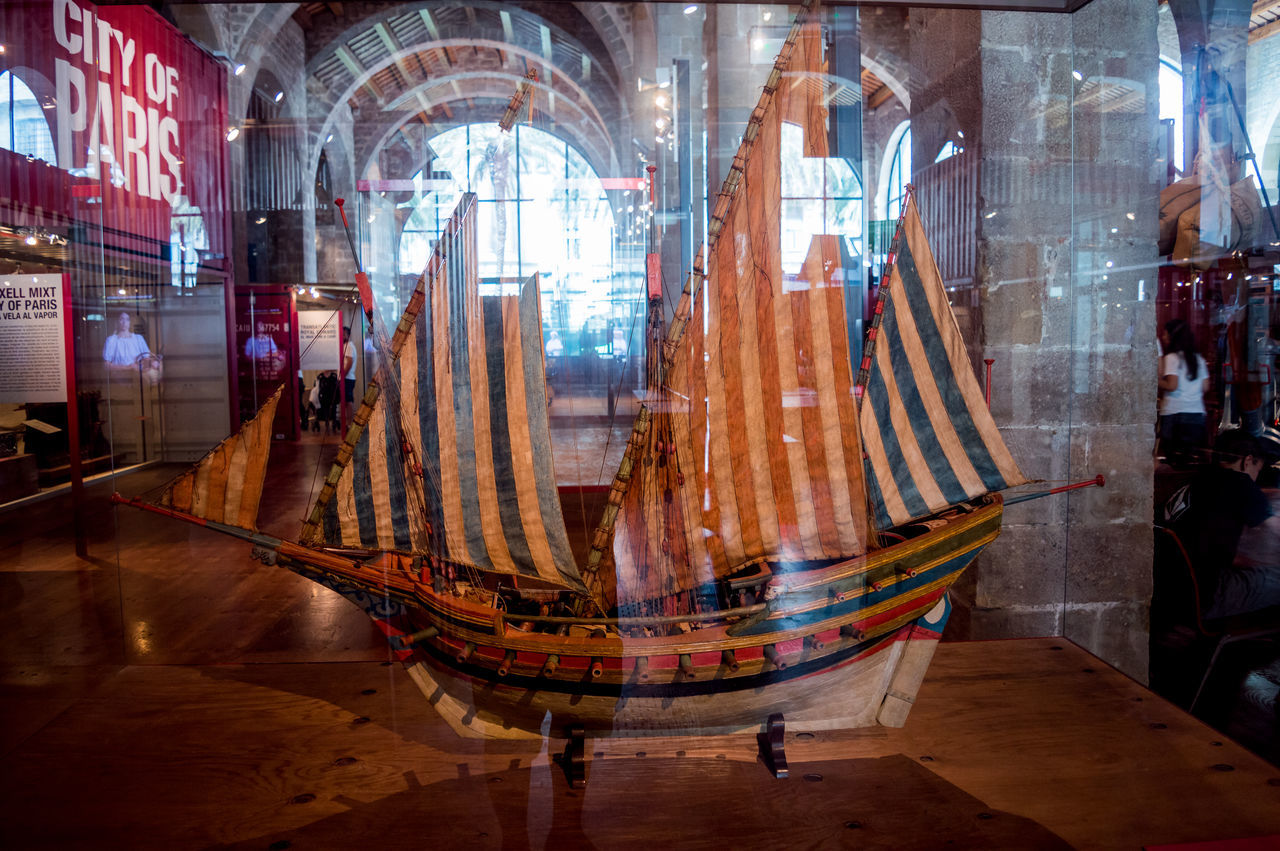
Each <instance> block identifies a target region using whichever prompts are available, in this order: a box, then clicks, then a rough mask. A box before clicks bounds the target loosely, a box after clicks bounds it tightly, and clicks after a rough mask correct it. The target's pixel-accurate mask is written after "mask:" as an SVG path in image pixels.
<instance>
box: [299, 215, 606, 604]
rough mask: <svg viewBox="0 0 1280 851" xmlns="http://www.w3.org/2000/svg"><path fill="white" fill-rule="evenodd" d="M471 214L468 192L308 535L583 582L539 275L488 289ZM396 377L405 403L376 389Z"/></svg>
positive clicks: (399, 330) (401, 325)
mask: <svg viewBox="0 0 1280 851" xmlns="http://www.w3.org/2000/svg"><path fill="white" fill-rule="evenodd" d="M475 219H476V216H475V196H474V195H472V194H467V195H465V196H464V197H463V200H462V201H461V202H460V203H459V205H458V211H457V212H456V213H455V214H454V217H453V219H452V220H451V222H450V224H449V227H448V228H446V230H445V232H444V233H443V234H442V235H441V238H440V240H439V242H438V244H437V247H436V251H435V254H434V255H433V257H432V260H431V262H430V264H429V266H428V269H427V272H426V273H424V275H423V276H422V278H421V279H420V280H419V283H418V287H417V288H416V289H415V291H414V294H413V296H412V297H411V298H410V301H409V306H408V308H407V309H406V310H405V314H404V316H403V317H402V318H401V320H400V323H399V326H398V327H397V328H396V332H395V336H394V338H393V340H392V343H391V347H390V350H391V351H390V354H391V363H390V370H389V371H388V370H385V369H380V370H379V372H378V375H377V378H376V379H375V385H376V387H375V392H374V393H373V394H366V397H365V403H364V404H363V405H362V406H361V408H360V411H359V412H358V413H357V414H356V417H355V419H354V421H353V427H352V429H351V430H350V432H349V433H348V436H347V443H346V446H345V447H344V450H348V451H349V453H350V455H349V460H347V458H346V457H345V455H344V453H343V452H340V453H339V457H338V461H337V463H336V464H335V470H336V472H335V473H332V474H331V475H330V480H331V481H332V487H331V488H330V486H329V485H326V491H325V492H322V493H321V497H320V500H319V502H318V503H317V513H316V514H315V515H313V521H312V525H311V527H310V528H309V529H308V530H306V531H305V532H304V538H307V539H309V540H310V541H312V542H315V543H321V542H323V543H325V544H328V545H331V546H342V547H360V548H367V549H381V550H397V551H400V552H415V553H424V554H430V555H438V556H443V557H445V558H447V559H449V560H451V561H453V562H455V563H457V564H461V565H469V566H474V567H477V568H481V569H483V570H492V571H497V572H500V573H511V574H518V575H523V576H531V577H538V578H541V579H544V580H546V581H548V582H553V583H555V584H558V585H561V586H564V587H569V588H574V589H579V590H581V589H583V588H584V586H583V583H582V579H581V577H580V575H579V573H578V568H577V565H576V563H575V561H574V558H573V553H572V550H571V548H570V545H569V536H568V532H567V531H566V529H565V523H564V516H563V514H562V510H561V506H560V499H559V494H558V492H557V490H556V484H555V471H554V468H553V465H552V460H551V431H550V426H549V423H548V418H547V398H546V385H545V383H544V382H545V372H544V361H543V352H542V319H541V313H540V306H539V296H538V282H537V277H536V276H534V277H532V278H530V279H529V280H528V281H525V282H522V283H518V284H511V290H512V291H511V293H510V294H503V295H492V296H488V295H486V296H481V295H480V292H479V282H478V280H477V278H476V271H475V270H476V263H475V256H476V230H475ZM388 382H394V383H395V384H394V386H395V388H397V389H398V394H396V395H398V399H399V404H398V406H397V405H394V404H388V403H387V400H388V398H391V397H392V395H393V394H390V393H382V392H377V391H378V390H380V389H381V388H382V387H383V386H384V385H387V383H388ZM371 395H373V396H374V397H375V398H373V399H372V401H371V400H370V396H371Z"/></svg>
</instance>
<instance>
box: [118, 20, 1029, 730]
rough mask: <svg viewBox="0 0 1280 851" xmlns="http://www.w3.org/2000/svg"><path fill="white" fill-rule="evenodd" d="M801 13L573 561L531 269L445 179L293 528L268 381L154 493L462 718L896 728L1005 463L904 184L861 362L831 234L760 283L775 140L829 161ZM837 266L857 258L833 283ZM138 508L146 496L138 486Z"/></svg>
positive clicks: (774, 180) (516, 726)
mask: <svg viewBox="0 0 1280 851" xmlns="http://www.w3.org/2000/svg"><path fill="white" fill-rule="evenodd" d="M821 51H822V47H821V41H820V37H819V30H818V25H817V22H816V19H815V18H814V16H813V10H812V9H811V8H809V6H808V4H806V7H805V8H804V9H803V10H802V12H801V16H800V18H799V19H798V20H797V22H796V24H795V26H794V27H793V29H792V31H791V34H790V36H789V37H788V39H787V41H786V43H785V45H784V47H783V49H782V51H781V53H780V55H779V57H778V60H777V64H776V66H775V67H774V69H773V71H772V73H771V75H770V77H769V79H768V82H767V83H766V85H765V88H764V93H763V95H762V97H761V99H760V103H759V105H758V106H757V107H756V109H755V110H754V112H753V113H752V115H751V118H750V121H749V123H748V125H747V129H746V131H745V133H744V138H743V142H742V146H741V148H740V149H739V152H738V154H737V156H736V157H735V159H734V163H733V167H732V169H731V171H730V174H729V176H728V179H727V180H726V181H725V183H724V187H723V189H722V191H721V193H720V195H719V197H718V199H717V203H716V205H715V209H714V212H713V214H712V217H711V223H710V226H709V228H708V231H709V238H708V241H707V244H706V245H705V246H704V249H703V251H702V252H700V253H699V255H698V258H697V260H696V261H695V264H694V269H693V272H692V274H691V275H690V276H689V278H688V280H687V282H686V284H685V287H684V291H683V294H682V296H681V299H680V301H679V304H678V305H677V306H676V308H675V310H674V314H673V318H672V320H671V321H670V323H669V324H667V323H664V321H663V313H662V311H663V306H662V304H661V302H660V301H657V302H655V303H654V304H652V305H651V322H650V329H649V334H650V339H649V346H650V357H649V363H648V369H647V373H648V380H647V385H648V386H647V391H646V394H645V396H644V403H643V405H642V407H641V409H640V412H639V415H638V416H637V418H636V420H635V424H634V427H633V430H632V432H631V436H630V440H629V442H628V445H627V447H626V451H625V454H624V457H623V459H622V462H621V466H620V469H619V470H618V472H617V475H616V477H615V478H614V480H613V484H612V487H611V490H610V493H609V498H608V504H607V506H606V509H605V511H604V516H603V518H602V519H601V520H600V523H599V525H598V528H596V530H595V533H594V537H593V540H592V541H591V548H590V553H589V555H588V556H587V557H586V558H585V559H583V560H582V561H583V562H584V563H579V561H578V560H577V559H575V556H574V553H573V550H572V548H571V546H570V539H569V535H568V532H567V531H566V525H565V520H564V516H563V512H562V505H561V501H560V498H559V495H558V492H557V488H556V481H555V475H554V469H553V464H552V460H551V430H550V427H549V421H548V415H547V399H546V388H545V384H544V375H545V373H544V368H543V351H542V323H541V317H540V312H539V311H540V307H539V304H540V302H539V293H538V285H537V280H536V277H535V278H534V279H531V280H529V281H528V282H527V283H525V284H524V285H523V286H522V288H521V291H520V292H519V293H518V294H516V295H502V296H481V295H480V294H479V291H478V286H477V279H476V271H475V270H476V264H475V262H474V259H475V255H476V218H477V216H476V202H475V197H474V196H473V195H466V196H464V197H463V199H462V201H461V202H460V204H459V205H458V208H457V211H456V212H455V213H454V215H453V217H452V220H451V221H450V222H449V225H448V227H447V228H446V230H445V231H444V233H443V234H442V236H441V238H440V240H439V242H438V244H437V246H436V249H435V253H434V255H433V257H432V259H431V261H430V263H429V265H428V268H427V270H426V272H425V273H424V274H423V276H422V277H421V278H420V280H419V281H418V284H417V288H416V289H415V291H414V293H413V295H412V297H411V298H410V300H409V303H408V307H407V308H406V310H405V311H404V314H403V316H401V318H400V320H399V323H398V324H397V326H396V327H395V329H394V332H393V334H392V335H391V336H390V337H389V339H384V341H383V343H384V345H385V348H386V352H385V356H384V357H383V358H381V359H380V360H381V362H382V363H383V364H384V366H383V368H382V369H381V370H380V371H379V373H378V375H377V377H376V378H375V380H373V381H372V382H370V384H369V387H368V391H367V392H366V394H365V396H364V399H363V402H362V404H361V406H360V409H359V411H358V413H357V414H356V415H355V417H354V421H353V424H352V425H351V427H350V429H349V431H348V433H347V435H346V439H345V443H344V444H343V446H342V447H341V448H340V450H339V453H338V457H337V460H336V462H335V463H334V465H333V468H332V470H331V472H330V473H329V475H328V477H327V479H326V481H325V483H324V486H323V488H322V491H321V493H320V495H319V498H318V500H317V502H316V505H315V507H314V509H313V511H312V513H311V515H310V519H309V520H308V522H307V523H306V525H305V526H304V528H303V530H302V535H301V540H300V541H299V542H297V543H294V542H290V541H283V540H279V539H276V538H272V537H270V536H267V535H263V534H261V533H258V532H256V531H254V528H255V519H256V513H257V503H258V499H259V496H260V494H261V491H262V487H263V479H264V476H265V470H266V454H267V451H268V449H269V444H270V433H269V429H270V423H271V420H272V417H273V416H274V409H275V405H276V402H277V400H278V395H277V397H275V398H273V399H272V400H271V401H269V402H268V404H267V405H266V406H265V407H264V408H263V410H262V411H261V412H260V413H259V414H258V416H257V418H256V419H254V420H252V421H251V422H249V423H247V424H246V425H245V427H244V428H243V430H242V431H241V432H240V433H239V434H238V435H235V436H233V437H232V438H230V439H229V440H228V441H226V442H225V443H224V444H223V445H221V446H220V447H218V448H217V449H215V450H214V451H213V452H212V453H211V454H210V455H209V456H207V457H206V458H205V459H204V460H203V461H201V462H200V463H199V464H197V465H196V467H195V468H194V469H193V470H191V471H189V472H187V473H186V474H185V475H183V476H181V477H180V478H178V479H177V480H175V481H174V482H173V483H172V484H170V485H169V486H168V487H167V489H166V490H165V492H164V494H163V496H162V497H161V498H160V499H159V500H158V503H157V504H156V505H154V506H150V507H151V509H152V510H157V511H160V512H162V513H166V514H170V515H172V516H176V517H180V518H182V519H186V520H191V521H194V522H198V523H201V524H202V525H206V526H208V527H211V528H215V529H218V530H220V531H224V532H228V533H230V534H235V535H238V536H240V537H243V538H246V539H249V540H252V541H253V542H254V543H255V544H256V547H255V555H256V556H258V557H260V558H261V559H262V560H264V561H266V562H268V563H273V564H281V565H285V566H287V567H289V568H291V569H293V570H295V571H297V572H298V573H300V574H302V575H304V576H307V577H309V578H311V579H313V580H315V581H317V582H319V583H321V584H324V585H326V586H328V587H330V588H333V589H335V590H336V591H338V592H339V593H341V594H343V595H345V596H347V597H348V598H350V599H351V600H353V601H354V602H356V603H357V604H358V605H360V606H362V607H364V608H365V609H366V610H367V611H368V613H369V614H370V615H371V616H372V617H373V618H374V619H375V621H376V622H377V623H378V625H379V626H380V627H381V628H382V629H383V630H384V631H385V633H386V634H387V636H388V638H389V640H390V641H391V644H392V646H393V647H394V648H395V650H396V653H397V654H398V656H399V658H400V659H401V660H402V661H403V662H404V663H405V665H406V666H407V667H408V670H409V673H410V675H411V676H412V678H413V679H414V680H415V681H416V683H417V684H418V685H419V686H420V687H421V689H422V691H423V693H424V694H425V695H426V696H427V697H428V699H429V700H430V701H431V702H432V704H433V705H434V706H435V708H436V709H437V710H438V711H439V712H440V713H441V714H442V715H443V716H444V717H445V718H446V719H447V720H448V721H449V723H450V724H451V725H452V726H453V727H454V728H455V729H456V730H458V731H459V732H461V733H467V734H478V735H484V736H494V737H515V736H524V735H530V734H532V735H538V731H539V730H540V729H545V728H544V726H543V725H544V720H545V719H546V717H547V714H548V713H550V717H551V725H552V728H554V729H563V728H564V727H567V726H569V725H577V726H581V727H584V728H585V729H586V730H588V731H595V732H597V733H599V732H606V731H614V732H618V733H624V732H629V733H643V732H662V733H671V732H680V731H686V732H688V731H701V732H707V731H728V730H735V729H744V728H756V729H758V728H759V726H760V725H761V723H762V722H764V720H765V719H766V717H768V716H769V715H770V714H771V713H775V712H785V713H786V720H787V722H788V723H789V724H791V725H792V727H793V728H797V727H798V728H802V729H803V728H809V729H814V728H831V727H849V726H863V725H869V724H874V723H879V724H884V725H889V726H899V725H901V724H902V723H903V722H904V720H905V718H906V715H907V712H908V710H909V709H910V706H911V703H912V701H913V699H914V696H915V694H916V691H917V689H918V687H919V685H920V682H921V680H922V678H923V675H924V671H925V668H926V667H927V665H928V662H929V660H930V658H931V656H932V654H933V650H934V647H935V646H936V644H937V642H938V639H939V638H940V635H941V632H942V628H943V626H944V624H945V622H946V619H947V615H948V612H949V606H948V602H947V598H946V592H947V589H948V587H949V586H950V585H951V584H952V583H953V582H954V581H955V580H956V578H957V577H958V576H959V575H960V573H961V572H962V571H963V570H964V569H965V567H966V566H967V565H968V564H969V563H970V562H971V561H972V560H973V559H974V557H975V556H976V555H977V554H978V553H979V552H980V551H981V550H982V549H983V547H985V546H986V545H987V544H988V543H990V542H991V541H992V540H994V539H995V537H996V536H997V534H998V533H999V531H1000V522H1001V513H1002V505H1003V502H1002V498H1001V496H1000V495H999V494H998V493H996V492H998V491H1000V490H1002V489H1004V488H1007V487H1010V486H1013V485H1017V484H1021V483H1022V482H1024V479H1023V476H1022V474H1021V473H1020V472H1019V470H1018V467H1017V465H1016V464H1015V463H1014V460H1013V458H1012V457H1011V455H1010V453H1009V451H1008V449H1007V448H1006V447H1005V445H1004V443H1003V441H1002V440H1001V438H1000V435H999V432H998V431H997V429H996V426H995V423H994V422H993V420H992V418H991V416H990V415H989V413H988V411H987V408H986V406H985V405H984V403H983V399H982V393H981V391H980V389H979V386H978V383H977V380H976V379H975V377H974V374H973V370H972V368H971V366H970V363H969V360H968V357H967V355H966V353H965V348H964V345H963V341H962V340H961V337H960V333H959V328H958V326H957V323H956V321H955V318H954V316H953V315H952V313H951V310H950V307H949V305H948V301H947V296H946V293H945V291H944V290H943V287H942V284H941V280H940V276H939V273H938V270H937V267H936V265H935V263H934V260H933V257H932V254H931V252H930V249H929V246H928V243H927V241H926V239H925V236H924V230H923V227H922V225H921V222H920V219H919V216H918V214H917V212H916V210H915V206H914V203H913V202H912V203H909V204H908V205H907V207H906V211H905V213H904V215H903V218H902V221H901V222H900V224H899V228H898V233H897V236H896V237H895V243H894V248H893V255H894V262H893V266H892V271H891V273H890V274H889V275H888V276H887V278H886V280H885V281H884V283H883V286H882V287H881V290H880V293H879V300H878V302H877V305H876V308H875V314H874V318H873V320H872V322H871V323H870V330H869V331H868V332H867V334H866V339H865V343H864V356H863V358H862V360H861V363H860V365H859V368H858V369H857V371H856V373H855V371H854V365H853V363H852V362H851V357H850V347H849V342H848V331H847V327H848V325H847V321H846V320H847V316H846V306H845V301H844V291H843V273H844V270H842V269H841V268H840V257H841V253H840V251H839V245H838V238H837V237H835V236H818V237H815V238H814V240H813V244H812V246H811V249H810V252H809V256H808V259H807V260H806V262H805V265H804V268H803V270H802V271H801V273H800V274H799V275H798V276H796V277H794V278H788V277H784V275H783V273H782V269H781V260H780V246H779V239H780V235H779V227H778V222H779V209H780V200H779V173H780V164H779V137H780V132H781V125H782V123H783V122H784V121H785V122H792V123H796V124H799V125H800V126H801V127H802V128H803V129H804V131H805V135H806V154H807V155H809V156H823V155H824V154H825V153H826V150H825V145H826V115H825V112H826V111H825V107H824V105H823V104H824V100H823V95H824V91H823V82H822V77H821V76H820V74H816V73H814V72H815V71H817V72H820V71H821ZM857 271H858V270H849V272H850V273H851V274H856V273H857ZM129 502H130V503H131V504H135V505H139V506H140V507H148V506H147V504H144V503H142V502H141V501H140V500H129Z"/></svg>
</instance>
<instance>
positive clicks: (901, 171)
mask: <svg viewBox="0 0 1280 851" xmlns="http://www.w3.org/2000/svg"><path fill="white" fill-rule="evenodd" d="M910 182H911V122H910V121H904V122H902V123H901V124H899V125H898V126H897V127H896V128H894V131H893V133H891V134H890V135H889V144H888V146H887V147H886V148H885V158H884V164H883V165H882V166H881V170H880V191H879V192H878V193H876V195H877V197H876V210H877V211H878V213H879V217H880V218H882V219H896V218H898V215H899V214H900V213H901V212H902V199H903V198H904V197H905V196H906V194H907V184H908V183H910Z"/></svg>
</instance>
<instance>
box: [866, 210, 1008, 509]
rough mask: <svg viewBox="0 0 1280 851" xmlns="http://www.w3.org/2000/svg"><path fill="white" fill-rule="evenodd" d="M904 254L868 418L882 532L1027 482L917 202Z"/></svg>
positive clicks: (874, 362) (878, 349) (890, 286)
mask: <svg viewBox="0 0 1280 851" xmlns="http://www.w3.org/2000/svg"><path fill="white" fill-rule="evenodd" d="M894 249H895V252H896V257H897V259H896V262H895V263H894V265H893V269H892V272H891V274H890V276H889V279H888V280H887V281H886V282H885V283H884V286H885V287H886V288H887V294H885V295H884V296H883V298H884V308H883V310H884V312H883V315H882V317H881V322H880V327H879V330H878V332H877V334H876V339H875V343H874V350H873V353H872V355H871V359H870V368H869V373H868V375H867V379H866V383H865V387H864V390H863V398H862V409H861V412H860V421H861V425H862V439H863V448H864V450H865V452H866V470H867V488H868V497H869V499H870V501H871V505H872V508H873V510H874V512H875V518H876V523H877V525H878V526H879V527H880V528H882V529H884V528H888V527H889V526H895V525H898V524H901V523H906V522H908V521H910V520H913V519H916V518H919V517H924V516H926V515H929V514H932V513H934V512H936V511H940V510H942V509H944V508H946V507H948V506H950V505H956V504H958V503H961V502H964V501H965V500H968V499H972V498H973V497H976V496H980V495H982V494H984V493H990V492H992V491H997V490H1002V489H1004V488H1008V487H1013V486H1014V485H1020V484H1023V483H1024V482H1025V481H1026V478H1025V477H1024V476H1023V475H1022V471H1021V470H1019V469H1018V465H1017V463H1016V462H1015V461H1014V460H1013V456H1012V455H1011V454H1010V453H1009V448H1008V447H1007V446H1005V443H1004V440H1003V438H1001V436H1000V431H999V430H998V429H997V428H996V424H995V421H994V420H993V419H992V418H991V414H990V412H989V411H988V410H987V406H986V403H985V402H984V400H983V394H982V389H981V388H980V387H979V386H978V380H977V378H976V377H975V375H974V373H973V367H972V365H971V363H970V361H969V355H968V353H967V352H966V350H965V345H964V339H963V338H962V337H961V335H960V327H959V325H958V324H957V323H956V318H955V315H954V314H953V313H952V312H951V305H950V304H949V302H948V299H947V293H946V290H945V289H944V288H943V285H942V276H941V275H940V273H939V272H938V266H937V264H936V263H935V262H934V258H933V252H932V250H930V248H929V243H928V240H927V239H926V238H925V233H924V227H923V225H922V224H921V222H920V214H919V212H918V211H917V210H916V205H915V199H914V198H911V199H910V200H909V202H908V204H907V210H906V213H905V214H904V216H903V222H902V227H901V228H900V229H899V231H898V236H897V239H896V241H895V243H894Z"/></svg>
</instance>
